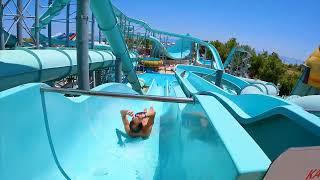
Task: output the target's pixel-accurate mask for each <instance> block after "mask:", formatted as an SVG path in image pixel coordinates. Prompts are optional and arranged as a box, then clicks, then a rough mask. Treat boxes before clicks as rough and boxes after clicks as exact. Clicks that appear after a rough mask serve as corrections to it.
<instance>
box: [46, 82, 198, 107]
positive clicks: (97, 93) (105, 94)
mask: <svg viewBox="0 0 320 180" xmlns="http://www.w3.org/2000/svg"><path fill="white" fill-rule="evenodd" d="M40 91H43V92H55V93H60V94H69V95H88V96H100V97H114V98H127V99H139V100H148V101H159V102H171V103H194V102H195V100H194V99H193V98H183V97H167V96H153V95H152V96H150V95H148V96H146V95H138V94H125V93H114V92H103V91H86V90H78V89H63V88H53V87H46V86H41V87H40Z"/></svg>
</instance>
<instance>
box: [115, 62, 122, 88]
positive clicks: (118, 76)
mask: <svg viewBox="0 0 320 180" xmlns="http://www.w3.org/2000/svg"><path fill="white" fill-rule="evenodd" d="M114 73H115V75H114V76H115V82H117V83H121V59H120V58H117V59H116V61H115V72H114Z"/></svg>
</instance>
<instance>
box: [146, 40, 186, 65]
mask: <svg viewBox="0 0 320 180" xmlns="http://www.w3.org/2000/svg"><path fill="white" fill-rule="evenodd" d="M147 38H148V39H149V40H151V41H152V42H153V44H154V46H153V48H155V49H154V50H155V51H158V55H161V54H165V55H166V56H167V57H168V58H170V59H174V60H179V59H185V58H187V57H188V56H190V55H191V52H192V42H191V41H190V40H188V39H179V40H177V41H176V42H175V45H172V46H170V47H165V46H164V45H163V44H162V43H161V42H160V40H159V39H157V38H155V37H153V36H148V37H147Z"/></svg>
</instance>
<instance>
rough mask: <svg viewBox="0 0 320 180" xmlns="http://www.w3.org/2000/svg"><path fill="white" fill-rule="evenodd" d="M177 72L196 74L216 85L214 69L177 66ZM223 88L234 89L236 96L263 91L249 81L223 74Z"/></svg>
mask: <svg viewBox="0 0 320 180" xmlns="http://www.w3.org/2000/svg"><path fill="white" fill-rule="evenodd" d="M176 69H177V72H178V73H182V72H183V71H186V72H192V73H195V74H197V75H199V76H201V77H203V78H204V79H206V80H208V81H210V82H212V83H214V80H215V78H214V77H215V75H216V71H215V70H214V69H209V68H205V67H199V66H190V65H181V64H179V65H177V66H176ZM221 82H222V87H226V89H232V90H234V91H235V92H236V94H243V93H245V94H261V93H263V90H262V89H261V88H260V87H259V86H254V85H250V83H248V82H247V81H244V80H242V79H241V78H238V77H236V76H233V75H231V74H228V73H223V75H222V81H221Z"/></svg>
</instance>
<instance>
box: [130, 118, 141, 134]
mask: <svg viewBox="0 0 320 180" xmlns="http://www.w3.org/2000/svg"><path fill="white" fill-rule="evenodd" d="M129 127H130V130H131V131H132V132H134V133H138V132H140V131H141V129H142V121H141V119H140V118H137V117H134V118H132V120H131V121H130V124H129Z"/></svg>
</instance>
